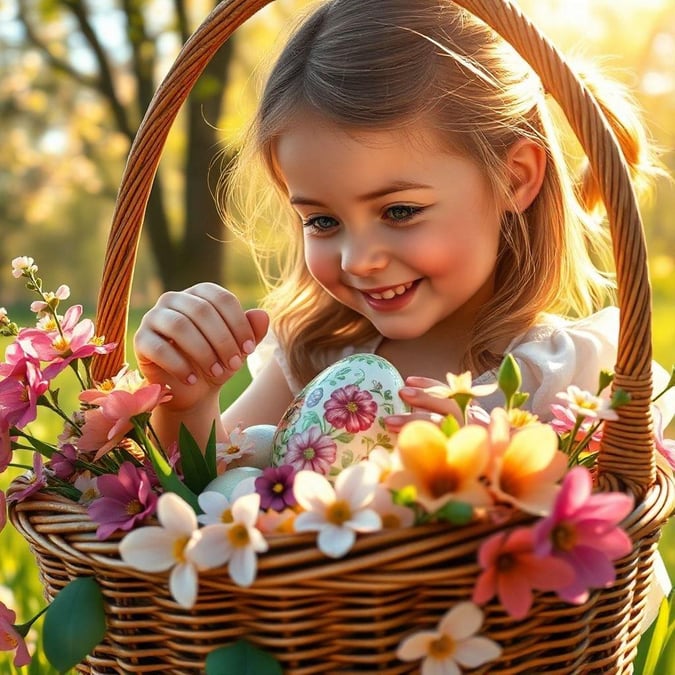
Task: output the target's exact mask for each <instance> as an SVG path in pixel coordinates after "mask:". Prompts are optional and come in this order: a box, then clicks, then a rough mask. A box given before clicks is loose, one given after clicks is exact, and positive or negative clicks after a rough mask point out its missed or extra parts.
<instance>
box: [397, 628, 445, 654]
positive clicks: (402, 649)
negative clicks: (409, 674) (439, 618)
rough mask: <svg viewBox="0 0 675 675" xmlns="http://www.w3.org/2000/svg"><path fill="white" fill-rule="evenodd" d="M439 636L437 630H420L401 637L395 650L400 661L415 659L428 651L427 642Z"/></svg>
mask: <svg viewBox="0 0 675 675" xmlns="http://www.w3.org/2000/svg"><path fill="white" fill-rule="evenodd" d="M438 637H439V635H438V631H431V630H421V631H420V632H419V633H414V634H413V635H408V637H405V638H403V640H402V641H401V643H400V644H399V646H398V649H397V650H396V656H397V657H398V658H399V659H400V660H401V661H417V659H421V658H424V657H425V656H426V655H427V654H428V653H429V643H431V642H432V641H433V640H436V639H437V638H438Z"/></svg>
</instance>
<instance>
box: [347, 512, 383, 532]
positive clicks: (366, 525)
mask: <svg viewBox="0 0 675 675" xmlns="http://www.w3.org/2000/svg"><path fill="white" fill-rule="evenodd" d="M345 526H346V527H351V528H352V529H353V530H356V531H357V532H377V531H378V530H381V529H382V518H380V514H379V513H377V512H376V511H373V510H372V509H361V511H357V512H356V513H355V514H354V515H353V516H352V517H351V518H350V519H349V520H348V521H347V522H346V523H345Z"/></svg>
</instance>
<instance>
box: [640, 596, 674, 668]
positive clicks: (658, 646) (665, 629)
mask: <svg viewBox="0 0 675 675" xmlns="http://www.w3.org/2000/svg"><path fill="white" fill-rule="evenodd" d="M669 615H670V604H669V602H668V600H667V599H666V598H664V599H663V600H662V601H661V604H660V606H659V613H658V615H657V617H656V621H655V622H654V630H653V632H652V638H651V640H650V641H649V649H648V650H647V658H646V660H645V665H644V668H643V670H642V675H657V670H656V667H657V665H658V662H659V659H660V657H661V654H662V653H663V650H664V648H665V646H666V644H667V643H668V638H669V637H670V636H671V635H672V630H673V627H672V626H669V625H668V623H669Z"/></svg>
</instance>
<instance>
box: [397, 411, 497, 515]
mask: <svg viewBox="0 0 675 675" xmlns="http://www.w3.org/2000/svg"><path fill="white" fill-rule="evenodd" d="M397 452H398V455H399V458H400V462H401V466H402V467H403V469H402V470H401V471H396V472H394V473H392V474H391V476H390V477H389V480H388V481H387V483H388V485H389V487H391V488H394V489H401V488H404V487H407V486H409V485H414V486H415V488H416V490H417V501H418V502H419V503H420V504H422V506H424V508H425V509H426V510H427V511H429V512H430V513H432V512H434V511H436V510H437V509H439V508H440V507H441V506H443V505H444V504H445V503H447V502H448V501H449V500H450V499H452V500H456V501H462V502H467V503H469V504H473V505H474V506H486V505H489V504H492V499H491V498H490V495H489V493H488V491H487V489H486V488H485V486H484V485H483V484H482V483H481V482H480V478H481V476H482V475H483V474H484V472H485V469H486V467H487V464H488V459H489V440H488V433H487V430H486V429H485V428H484V427H481V426H478V425H468V426H466V427H462V428H461V429H459V431H457V432H456V433H455V434H453V435H452V436H451V437H450V438H448V437H447V436H446V435H445V434H444V433H443V432H442V431H441V430H440V429H439V428H438V427H437V426H436V425H435V424H433V423H431V422H428V421H426V420H414V421H412V422H409V423H408V424H406V425H405V426H404V427H403V428H402V429H401V432H400V434H399V436H398V449H397Z"/></svg>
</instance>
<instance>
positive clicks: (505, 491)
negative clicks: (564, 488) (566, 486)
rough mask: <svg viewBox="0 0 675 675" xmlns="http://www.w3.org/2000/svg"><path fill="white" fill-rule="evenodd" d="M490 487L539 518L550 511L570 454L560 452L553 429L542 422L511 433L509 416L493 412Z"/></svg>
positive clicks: (501, 411)
mask: <svg viewBox="0 0 675 675" xmlns="http://www.w3.org/2000/svg"><path fill="white" fill-rule="evenodd" d="M489 437H490V443H491V445H492V462H491V466H490V471H489V478H490V484H491V486H492V490H493V492H494V494H495V497H496V498H497V499H498V500H499V501H504V502H508V503H510V504H513V505H514V506H516V507H518V508H520V509H522V510H523V511H527V512H528V513H533V514H537V515H542V514H548V513H549V512H550V509H551V506H552V504H553V501H554V500H555V496H556V495H557V493H558V491H559V489H560V487H559V485H558V482H559V481H560V479H561V478H562V477H563V475H564V474H565V471H566V470H567V455H565V453H563V452H560V450H558V436H557V434H556V433H555V431H553V429H552V428H551V427H550V426H549V425H547V424H542V423H538V422H534V423H531V424H528V425H526V426H524V427H522V428H520V429H516V430H515V431H513V432H512V431H511V427H510V424H509V416H508V413H507V412H506V411H505V410H503V409H502V408H496V409H495V410H493V411H492V415H491V418H490V428H489Z"/></svg>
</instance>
